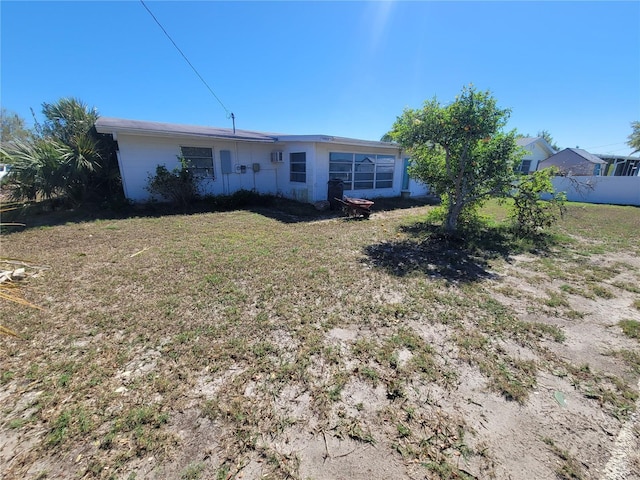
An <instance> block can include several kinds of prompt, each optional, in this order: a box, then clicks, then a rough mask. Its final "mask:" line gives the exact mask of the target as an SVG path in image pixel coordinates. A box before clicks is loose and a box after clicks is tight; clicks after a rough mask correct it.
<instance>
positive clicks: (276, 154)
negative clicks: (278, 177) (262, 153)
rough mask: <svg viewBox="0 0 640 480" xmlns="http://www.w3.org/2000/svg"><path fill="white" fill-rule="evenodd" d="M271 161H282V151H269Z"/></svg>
mask: <svg viewBox="0 0 640 480" xmlns="http://www.w3.org/2000/svg"><path fill="white" fill-rule="evenodd" d="M271 161H272V162H273V163H282V162H284V157H283V155H282V152H271Z"/></svg>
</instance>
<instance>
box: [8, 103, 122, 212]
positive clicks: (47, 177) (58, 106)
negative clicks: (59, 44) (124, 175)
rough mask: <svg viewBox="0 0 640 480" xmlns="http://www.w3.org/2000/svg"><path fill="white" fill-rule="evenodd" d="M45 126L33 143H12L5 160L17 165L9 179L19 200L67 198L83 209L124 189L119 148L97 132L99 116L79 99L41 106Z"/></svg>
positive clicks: (42, 125)
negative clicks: (83, 204)
mask: <svg viewBox="0 0 640 480" xmlns="http://www.w3.org/2000/svg"><path fill="white" fill-rule="evenodd" d="M42 113H43V114H44V116H45V121H44V123H43V124H36V127H35V129H36V133H37V137H36V139H35V140H33V141H25V142H13V143H12V144H10V145H9V146H8V148H7V149H6V151H4V152H3V154H4V155H6V156H8V157H9V158H10V160H11V163H12V164H13V168H12V171H11V173H10V174H9V175H8V183H9V185H10V186H11V187H12V196H13V198H14V199H16V200H20V199H27V200H36V199H38V198H43V199H50V198H54V197H58V196H61V197H64V198H66V199H67V200H69V201H70V202H72V203H73V204H79V203H81V202H83V201H84V200H87V199H89V198H91V197H94V198H104V197H105V196H107V195H109V194H110V193H111V194H113V193H114V192H115V188H114V187H115V186H118V185H119V183H120V176H119V172H118V166H117V160H116V155H115V148H114V147H115V143H114V142H113V140H110V139H107V138H106V137H105V136H101V135H99V134H98V133H97V132H96V130H95V127H94V125H95V122H96V120H97V119H98V112H97V110H96V109H95V108H89V107H88V106H87V105H86V104H85V103H83V102H82V101H80V100H78V99H75V98H62V99H60V100H58V102H56V103H53V104H49V103H43V105H42Z"/></svg>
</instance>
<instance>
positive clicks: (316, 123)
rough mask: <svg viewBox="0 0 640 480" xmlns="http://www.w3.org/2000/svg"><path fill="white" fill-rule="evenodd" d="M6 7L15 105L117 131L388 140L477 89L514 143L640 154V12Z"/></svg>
mask: <svg viewBox="0 0 640 480" xmlns="http://www.w3.org/2000/svg"><path fill="white" fill-rule="evenodd" d="M146 4H147V6H148V7H149V8H150V9H151V11H152V12H153V13H154V14H155V16H156V17H157V19H158V20H159V21H160V23H162V25H163V26H164V28H165V29H166V30H167V31H168V32H169V34H170V35H171V37H172V38H173V39H174V41H175V42H176V43H177V45H178V46H179V47H180V48H181V49H182V51H183V52H184V53H185V54H186V56H187V57H188V58H189V60H190V61H191V63H192V64H193V65H194V66H195V68H196V69H197V70H198V71H199V73H200V74H201V75H202V77H203V78H204V79H205V80H206V82H207V83H208V84H209V85H210V87H211V88H212V90H213V91H214V92H215V94H216V95H217V96H218V97H219V98H220V100H221V101H222V103H223V104H224V106H225V108H226V109H227V110H225V108H223V107H222V106H221V105H220V103H219V102H218V101H217V100H216V99H215V98H214V97H213V96H212V95H211V93H210V92H209V91H208V90H207V88H206V86H205V85H204V84H203V83H202V82H201V80H200V79H199V78H198V77H197V76H196V74H195V73H194V72H193V71H192V70H191V68H190V67H189V65H188V64H187V63H186V62H185V61H184V59H183V58H182V57H181V56H180V54H179V53H178V52H177V51H176V49H175V48H174V47H173V45H172V44H171V42H170V41H169V40H168V39H167V37H166V36H165V35H164V33H163V32H162V30H161V29H160V28H159V27H158V25H157V24H156V23H155V22H154V20H153V18H152V17H151V16H150V15H149V13H148V12H147V11H146V10H145V8H144V6H143V5H142V4H141V3H140V2H139V1H111V2H99V1H75V2H53V1H49V2H28V1H19V2H12V1H6V0H3V1H2V2H0V15H1V71H0V95H1V97H0V99H1V104H2V106H3V107H4V108H7V109H8V110H11V111H14V112H16V113H18V114H19V115H20V116H22V117H23V118H25V120H26V121H27V123H28V124H31V123H32V119H31V113H30V108H33V109H34V110H35V111H36V113H37V114H39V113H40V108H41V104H42V103H43V102H49V103H50V102H55V101H56V100H57V99H59V98H61V97H65V96H73V97H77V98H80V99H81V100H83V101H84V102H86V103H88V104H89V105H91V106H95V107H96V108H97V109H98V111H99V113H100V114H101V115H104V116H110V117H121V118H130V119H138V120H155V121H165V122H173V123H186V124H196V125H211V126H220V127H231V120H230V119H228V118H227V116H228V112H234V113H235V116H236V126H237V128H242V129H248V130H258V131H266V132H282V133H290V134H316V133H322V134H329V135H340V136H347V137H355V138H363V139H371V140H377V139H379V138H380V137H381V136H382V135H383V134H384V133H385V132H386V131H387V130H388V129H389V128H390V126H391V124H392V123H393V122H394V120H395V118H396V117H397V116H398V115H400V114H401V113H402V110H403V109H404V108H405V107H411V108H418V107H420V106H421V105H422V103H423V101H424V100H426V99H431V98H433V97H434V96H436V97H437V98H438V99H439V100H440V101H441V102H443V103H447V102H449V101H451V100H453V98H454V97H455V95H456V94H457V93H458V92H459V91H460V90H461V89H462V87H463V85H466V84H469V83H473V84H474V85H475V86H476V87H477V88H478V89H481V90H485V89H488V90H491V91H492V92H493V94H494V95H495V97H496V98H497V100H498V105H499V106H500V107H504V108H511V109H512V115H511V120H510V122H509V128H516V129H517V130H518V131H519V132H521V133H523V134H532V135H535V134H536V133H537V132H538V131H540V130H543V129H546V130H548V131H549V132H550V133H551V135H552V136H553V137H554V139H555V140H556V142H557V143H558V144H559V145H560V146H561V147H575V146H580V147H581V148H587V149H589V150H590V151H591V152H592V153H617V154H623V155H624V154H628V153H629V152H630V149H629V148H628V147H627V146H626V141H627V136H628V135H629V134H630V133H631V127H630V122H631V121H635V120H640V2H638V1H633V2H610V1H607V2H575V1H574V2H517V1H515V2H480V1H476V2H455V1H452V2H411V1H405V2H267V1H264V2H221V1H199V2H170V1H161V2H156V1H149V0H147V1H146Z"/></svg>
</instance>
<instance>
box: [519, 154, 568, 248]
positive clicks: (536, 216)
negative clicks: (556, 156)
mask: <svg viewBox="0 0 640 480" xmlns="http://www.w3.org/2000/svg"><path fill="white" fill-rule="evenodd" d="M558 173H559V170H558V167H556V166H553V167H549V168H544V169H542V170H537V171H535V172H533V173H532V174H531V175H522V176H521V177H520V178H519V179H518V183H517V184H516V186H515V189H514V191H513V194H512V198H513V213H512V216H511V217H512V219H513V221H514V223H515V227H516V230H517V231H518V233H521V234H524V235H525V236H531V235H535V234H536V233H538V232H539V231H540V230H542V229H544V228H546V227H550V226H551V225H553V224H554V223H555V222H556V221H557V220H558V217H559V216H561V215H562V214H563V212H564V205H565V202H566V199H567V197H566V194H565V193H564V192H555V190H554V188H553V183H552V182H551V179H552V178H553V177H554V176H555V175H558ZM545 194H546V195H547V196H549V199H548V200H541V198H540V197H541V195H545Z"/></svg>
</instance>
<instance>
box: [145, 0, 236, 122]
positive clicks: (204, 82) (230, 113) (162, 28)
mask: <svg viewBox="0 0 640 480" xmlns="http://www.w3.org/2000/svg"><path fill="white" fill-rule="evenodd" d="M140 3H141V4H142V6H143V7H144V8H145V10H147V12H149V15H151V18H153V20H155V22H156V23H157V24H158V26H159V27H160V29H161V30H162V31H163V32H164V34H165V35H166V37H167V38H168V39H169V41H171V43H172V44H173V46H174V47H175V48H176V50H178V52H180V55H182V58H184V60H185V62H187V64H188V65H189V66H190V67H191V69H192V70H193V71H194V72H195V74H196V75H197V76H198V78H199V79H200V81H202V83H203V84H204V86H205V87H207V89H208V90H209V92H211V95H213V97H214V98H215V99H216V100H217V101H218V103H219V104H220V106H221V107H222V108H223V109H224V111H225V112H226V113H227V118H232V119H233V120H234V129H235V115H234V114H233V112H231V111H230V110H229V109H228V108H227V107H226V106H225V104H224V103H222V100H220V98H219V97H218V96H217V95H216V94H215V92H214V91H213V89H212V88H211V87H210V86H209V84H208V83H207V81H206V80H205V79H204V78H203V77H202V75H200V72H198V70H197V69H196V67H194V66H193V64H192V63H191V62H190V61H189V59H188V58H187V56H186V55H185V54H184V52H183V51H182V50H181V49H180V47H178V45H177V44H176V42H175V41H174V40H173V38H171V35H169V33H168V32H167V31H166V30H165V28H164V27H163V26H162V24H161V23H160V21H159V20H158V19H157V18H156V16H155V15H154V14H153V12H152V11H151V10H150V9H149V7H147V4H146V3H144V0H140Z"/></svg>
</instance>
